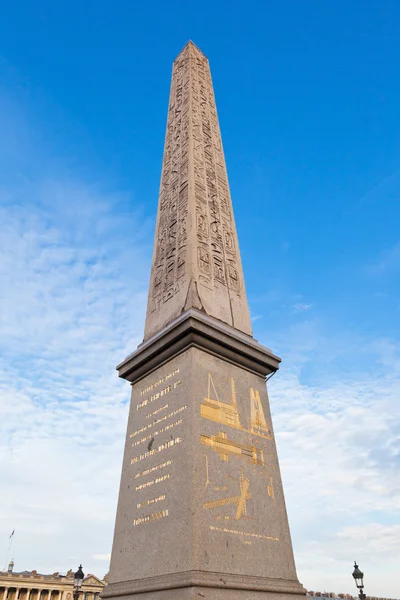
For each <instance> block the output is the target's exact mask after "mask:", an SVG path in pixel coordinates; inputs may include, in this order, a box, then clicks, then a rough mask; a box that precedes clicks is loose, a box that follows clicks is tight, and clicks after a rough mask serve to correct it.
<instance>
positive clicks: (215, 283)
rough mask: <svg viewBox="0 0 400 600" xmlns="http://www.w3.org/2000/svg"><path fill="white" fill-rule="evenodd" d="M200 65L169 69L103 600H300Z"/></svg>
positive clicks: (265, 367) (190, 52) (196, 59)
mask: <svg viewBox="0 0 400 600" xmlns="http://www.w3.org/2000/svg"><path fill="white" fill-rule="evenodd" d="M279 362H280V359H279V358H278V357H277V356H275V355H274V354H273V353H272V352H271V351H270V350H268V348H265V347H264V346H261V345H260V344H259V343H258V342H257V341H256V340H254V339H253V337H252V336H251V327H250V319H249V311H248V306H247V300H246V293H245V287H244V280H243V272H242V266H241V261H240V255H239V246H238V240H237V235H236V229H235V223H234V218H233V212H232V204H231V199H230V195H229V188H228V181H227V176H226V170H225V163H224V157H223V152H222V144H221V138H220V132H219V126H218V121H217V114H216V109H215V101H214V94H213V89H212V84H211V76H210V71H209V67H208V61H207V59H206V58H205V56H204V55H203V54H202V53H201V52H200V51H199V50H198V48H196V47H195V46H194V44H192V43H191V42H189V43H188V44H187V45H186V46H185V48H184V49H183V51H182V52H181V53H180V55H179V56H178V58H177V59H176V61H175V62H174V67H173V76H172V88H171V97H170V105H169V113H168V124H167V137H166V143H165V152H164V162H163V172H162V181H161V190H160V198H159V208H158V215H157V229H156V239H155V247H154V256H153V266H152V273H151V284H150V290H149V300H148V311H147V318H146V329H145V339H144V341H143V343H142V344H141V345H140V346H139V347H138V349H137V350H136V351H135V352H133V354H131V355H130V356H128V357H127V358H126V359H125V360H124V361H123V362H122V363H121V364H120V365H119V366H118V367H117V368H118V371H119V375H120V377H123V378H125V379H127V380H128V381H130V382H131V383H132V397H131V406H130V412H129V420H128V430H127V436H126V445H125V452H124V460H123V467H122V475H121V485H120V493H119V500H118V508H117V517H116V523H115V532H114V541H113V548H112V555H111V565H110V573H109V583H108V585H107V587H106V588H105V589H104V590H103V593H102V597H103V598H104V599H113V598H121V597H122V598H126V600H128V598H132V599H133V598H135V599H137V600H189V599H190V600H194V599H195V600H199V598H205V599H207V600H278V598H279V599H280V600H289V598H290V599H293V600H296V598H297V599H298V600H300V599H301V598H303V597H304V594H305V590H304V588H303V587H302V586H301V584H300V583H299V582H298V580H297V575H296V568H295V563H294V558H293V551H292V544H291V539H290V531H289V524H288V519H287V515H286V509H285V500H284V496H283V489H282V481H281V476H280V471H279V462H278V456H277V451H276V446H275V440H274V434H273V427H272V421H271V414H270V408H269V402H268V394H267V388H266V384H265V377H266V376H267V375H269V374H271V373H274V372H275V371H276V370H277V369H278V367H279Z"/></svg>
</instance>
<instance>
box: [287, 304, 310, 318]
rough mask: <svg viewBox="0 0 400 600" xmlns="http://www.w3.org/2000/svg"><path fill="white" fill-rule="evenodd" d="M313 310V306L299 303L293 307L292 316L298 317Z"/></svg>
mask: <svg viewBox="0 0 400 600" xmlns="http://www.w3.org/2000/svg"><path fill="white" fill-rule="evenodd" d="M310 308H312V304H307V303H306V302H297V303H296V304H293V306H292V311H291V312H292V314H293V315H296V314H298V313H301V312H305V311H306V310H310Z"/></svg>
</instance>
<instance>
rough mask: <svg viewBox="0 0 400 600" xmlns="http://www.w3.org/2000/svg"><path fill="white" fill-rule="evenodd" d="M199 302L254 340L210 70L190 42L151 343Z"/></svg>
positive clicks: (178, 63)
mask: <svg viewBox="0 0 400 600" xmlns="http://www.w3.org/2000/svg"><path fill="white" fill-rule="evenodd" d="M191 280H193V281H194V282H196V283H197V284H199V285H198V286H197V287H196V292H197V294H198V296H199V298H197V300H196V298H195V295H193V294H191V295H189V296H188V289H189V285H190V281H191ZM199 299H200V303H201V305H202V306H203V309H204V311H205V312H206V313H207V314H209V315H210V316H214V317H216V318H218V319H220V320H223V321H225V322H227V323H229V324H230V325H233V326H234V327H237V328H238V329H240V330H242V331H244V332H245V333H248V334H250V335H251V324H250V317H249V313H248V307H247V301H246V296H245V290H244V281H243V273H242V267H241V263H240V256H239V252H238V243H237V236H236V230H235V224H234V218H233V212H232V204H231V199H230V193H229V186H228V179H227V173H226V168H225V159H224V154H223V149H222V142H221V134H220V130H219V123H218V117H217V111H216V107H215V99H214V92H213V86H212V81H211V73H210V68H209V65H208V60H207V58H206V57H205V56H204V54H202V53H201V52H200V50H198V48H196V46H194V44H192V43H189V44H187V46H186V47H185V48H184V50H183V51H182V52H181V53H180V55H179V56H178V58H177V59H176V60H175V62H174V66H173V72H172V83H171V92H170V101H169V109H168V120H167V131H166V138H165V148H164V159H163V167H162V175H161V184H160V194H159V205H158V215H157V230H156V239H155V251H154V257H153V266H152V272H151V282H150V292H149V300H148V309H147V317H146V327H145V339H147V338H148V337H149V336H150V335H153V334H154V333H156V332H157V331H159V330H160V329H161V328H162V327H163V326H164V325H166V324H167V323H169V322H170V321H171V320H172V319H173V318H175V317H177V316H178V315H179V314H181V313H182V312H183V310H187V309H188V308H190V307H191V306H190V302H196V304H195V306H196V307H198V306H199V302H198V300H199ZM188 302H189V304H188Z"/></svg>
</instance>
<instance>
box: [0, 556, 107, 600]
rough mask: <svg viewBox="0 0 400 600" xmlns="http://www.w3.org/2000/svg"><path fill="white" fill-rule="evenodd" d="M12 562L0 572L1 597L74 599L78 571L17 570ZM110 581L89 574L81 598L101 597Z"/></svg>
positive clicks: (94, 599)
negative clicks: (65, 572) (44, 572)
mask: <svg viewBox="0 0 400 600" xmlns="http://www.w3.org/2000/svg"><path fill="white" fill-rule="evenodd" d="M13 567H14V563H13V562H11V563H10V565H9V568H8V571H7V572H0V600H72V598H73V591H74V572H73V571H72V569H71V570H70V571H68V573H67V574H66V575H60V573H53V574H52V575H44V574H41V573H38V572H37V571H21V572H15V571H14V569H13ZM105 584H106V581H105V580H104V579H99V578H98V577H95V575H87V576H86V577H85V578H84V580H83V583H82V587H81V590H80V596H79V600H98V598H99V596H100V593H101V591H102V590H103V587H104V586H105Z"/></svg>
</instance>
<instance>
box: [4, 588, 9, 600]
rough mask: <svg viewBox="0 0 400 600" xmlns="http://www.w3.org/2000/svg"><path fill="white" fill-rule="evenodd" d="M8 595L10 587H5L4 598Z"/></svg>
mask: <svg viewBox="0 0 400 600" xmlns="http://www.w3.org/2000/svg"><path fill="white" fill-rule="evenodd" d="M7 595H8V587H5V588H4V593H3V600H7Z"/></svg>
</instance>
